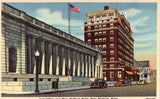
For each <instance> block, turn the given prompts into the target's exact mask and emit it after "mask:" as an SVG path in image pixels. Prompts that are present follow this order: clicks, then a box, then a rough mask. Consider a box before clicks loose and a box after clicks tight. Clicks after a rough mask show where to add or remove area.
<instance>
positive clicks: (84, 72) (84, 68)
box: [83, 54, 86, 77]
mask: <svg viewBox="0 0 160 99" xmlns="http://www.w3.org/2000/svg"><path fill="white" fill-rule="evenodd" d="M83 58H84V59H83V62H84V67H83V74H84V77H85V76H86V55H85V54H84V55H83Z"/></svg>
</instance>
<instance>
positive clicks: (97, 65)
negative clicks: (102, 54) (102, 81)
mask: <svg viewBox="0 0 160 99" xmlns="http://www.w3.org/2000/svg"><path fill="white" fill-rule="evenodd" d="M98 69H99V67H98V65H97V79H98V71H99V70H98Z"/></svg>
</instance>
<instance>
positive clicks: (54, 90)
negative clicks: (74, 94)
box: [2, 86, 90, 95]
mask: <svg viewBox="0 0 160 99" xmlns="http://www.w3.org/2000/svg"><path fill="white" fill-rule="evenodd" d="M89 88H90V86H83V87H71V88H61V89H58V90H57V89H53V90H41V91H40V92H38V93H36V92H34V91H30V92H18V93H2V94H4V95H23V94H25V95H27V94H28V95H30V94H32V95H33V94H45V93H56V92H64V91H72V90H82V89H89Z"/></svg>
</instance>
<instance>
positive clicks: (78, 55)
mask: <svg viewBox="0 0 160 99" xmlns="http://www.w3.org/2000/svg"><path fill="white" fill-rule="evenodd" d="M77 59H78V68H77V69H78V70H77V71H78V73H77V76H80V68H81V62H80V53H79V52H78V53H77Z"/></svg>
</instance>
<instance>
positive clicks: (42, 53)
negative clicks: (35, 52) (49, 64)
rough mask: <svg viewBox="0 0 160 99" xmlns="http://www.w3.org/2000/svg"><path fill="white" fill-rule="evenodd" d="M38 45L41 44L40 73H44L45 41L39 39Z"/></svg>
mask: <svg viewBox="0 0 160 99" xmlns="http://www.w3.org/2000/svg"><path fill="white" fill-rule="evenodd" d="M40 45H41V51H40V52H41V53H40V56H41V63H40V64H41V74H45V43H44V41H42V40H41V41H40Z"/></svg>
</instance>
